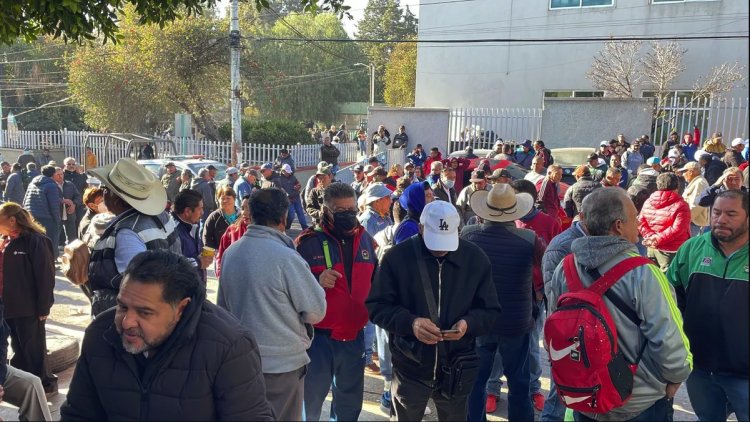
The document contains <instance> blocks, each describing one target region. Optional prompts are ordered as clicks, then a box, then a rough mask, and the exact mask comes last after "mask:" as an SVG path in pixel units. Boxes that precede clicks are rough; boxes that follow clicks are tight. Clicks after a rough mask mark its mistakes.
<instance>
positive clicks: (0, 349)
mask: <svg viewBox="0 0 750 422" xmlns="http://www.w3.org/2000/svg"><path fill="white" fill-rule="evenodd" d="M3 306H4V305H3V300H2V299H0V385H4V384H5V378H6V377H7V376H8V336H10V327H8V324H6V323H5V318H3Z"/></svg>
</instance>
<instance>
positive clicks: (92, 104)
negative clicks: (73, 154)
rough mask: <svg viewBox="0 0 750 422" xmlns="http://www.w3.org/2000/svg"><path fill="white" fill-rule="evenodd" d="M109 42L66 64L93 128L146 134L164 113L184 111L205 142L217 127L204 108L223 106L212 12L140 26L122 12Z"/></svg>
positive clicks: (221, 56)
mask: <svg viewBox="0 0 750 422" xmlns="http://www.w3.org/2000/svg"><path fill="white" fill-rule="evenodd" d="M120 31H121V32H122V33H123V34H125V35H127V36H126V37H123V40H122V42H120V43H118V44H116V45H97V46H94V45H92V46H88V47H85V48H79V49H78V50H77V51H76V54H75V55H74V56H73V59H72V60H71V61H70V89H71V93H72V95H73V98H74V100H75V101H76V102H77V103H78V104H80V105H81V108H83V110H84V111H85V112H86V117H85V119H86V122H87V123H88V124H90V125H91V126H93V127H96V128H99V129H108V130H116V131H153V130H157V129H163V128H164V127H165V126H168V125H169V124H170V122H171V121H172V118H173V117H172V115H173V113H175V112H178V111H181V112H186V113H189V114H191V115H192V117H193V121H194V122H195V124H196V126H197V127H198V129H199V130H200V131H201V132H202V133H203V134H204V135H205V136H206V137H208V138H209V139H214V140H218V139H219V132H218V128H217V124H216V122H215V120H214V117H213V114H212V113H211V112H210V110H213V111H220V110H222V109H226V108H227V104H228V95H226V87H227V86H228V85H229V83H228V73H229V72H228V70H227V69H228V57H227V56H228V50H229V49H228V46H227V39H226V36H225V34H226V32H227V31H226V26H225V25H224V23H223V22H221V21H217V20H216V19H213V17H212V16H208V15H206V16H193V17H189V18H185V19H179V20H176V21H174V22H172V23H170V24H167V25H164V26H163V27H159V25H156V24H151V25H140V24H139V23H138V19H137V18H136V17H135V13H131V14H127V11H126V14H125V19H124V20H122V21H121V23H120Z"/></svg>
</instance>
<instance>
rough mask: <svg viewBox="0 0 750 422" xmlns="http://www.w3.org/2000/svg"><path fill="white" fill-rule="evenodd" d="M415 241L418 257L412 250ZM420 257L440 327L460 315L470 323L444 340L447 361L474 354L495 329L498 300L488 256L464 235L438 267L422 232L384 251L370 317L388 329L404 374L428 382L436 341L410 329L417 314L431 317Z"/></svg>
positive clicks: (396, 363) (395, 363)
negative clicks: (478, 340)
mask: <svg viewBox="0 0 750 422" xmlns="http://www.w3.org/2000/svg"><path fill="white" fill-rule="evenodd" d="M415 242H416V243H417V246H418V250H419V256H417V255H416V253H415V251H414V246H413V244H414V243H415ZM417 260H424V261H425V264H426V266H427V272H428V273H429V274H428V275H429V277H428V278H429V279H430V281H432V289H433V292H434V294H435V295H436V297H435V302H438V297H437V296H439V297H440V303H439V304H438V306H439V308H440V323H439V324H438V326H439V328H441V329H449V328H451V326H453V324H455V323H456V322H458V321H459V320H461V319H463V320H465V321H466V324H467V326H468V328H467V331H466V333H465V334H464V336H463V338H461V339H460V340H458V341H447V342H444V343H443V344H444V345H445V350H446V351H447V354H448V356H444V355H443V352H440V360H441V361H442V362H443V363H447V362H449V361H450V359H452V358H453V357H454V356H457V355H463V354H470V353H473V351H474V339H475V337H476V336H480V335H484V334H488V333H489V332H490V331H491V329H492V325H493V324H494V322H495V319H496V318H497V317H499V313H500V305H499V304H498V302H497V293H496V291H495V286H494V284H493V283H492V268H491V266H490V260H489V258H487V255H486V254H485V253H484V252H483V251H482V250H481V249H480V248H479V247H477V246H476V245H474V244H472V243H471V242H468V241H465V240H463V239H460V240H459V245H458V250H456V251H454V252H450V253H448V255H446V256H445V259H444V262H443V264H442V265H440V269H439V268H438V267H439V264H438V260H437V259H436V258H435V257H434V256H433V255H432V254H431V253H430V251H429V250H427V248H426V247H425V246H424V242H423V240H422V237H421V236H419V235H416V236H413V237H411V238H409V239H407V240H405V241H403V242H401V243H399V244H398V245H395V246H393V247H392V248H391V249H390V250H389V251H388V252H386V254H385V256H384V257H383V260H382V261H381V263H380V265H379V267H378V271H377V273H376V274H375V281H374V282H373V285H372V289H371V290H370V296H369V297H368V298H367V300H366V301H365V304H366V305H367V310H368V311H369V313H370V320H371V321H372V322H374V323H375V324H377V325H378V326H380V327H382V328H384V329H385V330H386V331H388V336H389V340H390V345H391V358H392V361H393V366H394V367H395V368H397V369H398V370H399V371H400V372H401V373H403V374H406V375H408V376H411V377H414V378H416V379H419V380H424V381H427V382H430V381H433V380H435V371H434V368H435V357H436V352H435V348H436V346H434V345H427V344H424V343H422V342H420V341H419V340H417V338H416V337H414V332H413V330H412V323H413V322H414V319H416V318H428V319H429V318H430V312H429V310H428V308H427V299H426V297H425V291H424V289H423V287H422V282H421V279H420V276H419V270H418V266H417ZM441 280H442V281H441ZM439 286H440V288H439ZM438 372H439V371H438ZM438 375H439V374H438Z"/></svg>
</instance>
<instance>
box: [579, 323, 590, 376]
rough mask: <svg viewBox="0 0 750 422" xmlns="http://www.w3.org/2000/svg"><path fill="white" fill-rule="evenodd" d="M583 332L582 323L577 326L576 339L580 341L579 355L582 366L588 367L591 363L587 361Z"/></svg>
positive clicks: (587, 355)
mask: <svg viewBox="0 0 750 422" xmlns="http://www.w3.org/2000/svg"><path fill="white" fill-rule="evenodd" d="M583 337H584V332H583V325H581V326H580V327H578V341H579V342H580V346H581V357H582V358H583V366H585V367H587V368H588V367H590V366H591V363H590V362H589V354H588V353H587V352H586V343H584V341H583Z"/></svg>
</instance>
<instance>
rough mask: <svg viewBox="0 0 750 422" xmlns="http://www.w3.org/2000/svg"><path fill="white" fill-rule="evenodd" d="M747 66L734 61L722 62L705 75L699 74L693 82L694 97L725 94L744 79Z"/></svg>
mask: <svg viewBox="0 0 750 422" xmlns="http://www.w3.org/2000/svg"><path fill="white" fill-rule="evenodd" d="M746 74H747V67H746V66H745V65H741V64H739V62H734V63H722V64H721V65H719V66H714V67H713V68H712V69H711V73H710V74H709V75H707V76H700V77H699V78H698V80H697V81H695V84H693V97H694V98H711V97H716V96H717V95H720V94H725V93H727V92H729V91H731V90H732V89H734V87H735V86H739V84H740V83H741V82H744V81H745V79H746V76H745V75H746Z"/></svg>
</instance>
